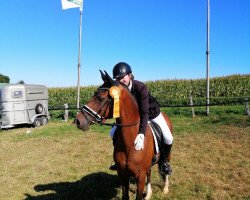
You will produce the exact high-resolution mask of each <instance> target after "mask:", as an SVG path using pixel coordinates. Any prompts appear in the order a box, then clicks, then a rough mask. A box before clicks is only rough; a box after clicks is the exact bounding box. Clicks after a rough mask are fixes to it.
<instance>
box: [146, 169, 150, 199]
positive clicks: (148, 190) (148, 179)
mask: <svg viewBox="0 0 250 200" xmlns="http://www.w3.org/2000/svg"><path fill="white" fill-rule="evenodd" d="M146 174H147V185H146V187H147V190H146V191H147V193H146V197H145V200H149V199H151V196H152V188H151V169H150V170H148V171H147V173H146Z"/></svg>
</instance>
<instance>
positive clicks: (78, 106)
mask: <svg viewBox="0 0 250 200" xmlns="http://www.w3.org/2000/svg"><path fill="white" fill-rule="evenodd" d="M81 50H82V8H80V28H79V48H78V65H77V73H78V75H77V105H76V106H77V112H78V110H79V108H80V72H81Z"/></svg>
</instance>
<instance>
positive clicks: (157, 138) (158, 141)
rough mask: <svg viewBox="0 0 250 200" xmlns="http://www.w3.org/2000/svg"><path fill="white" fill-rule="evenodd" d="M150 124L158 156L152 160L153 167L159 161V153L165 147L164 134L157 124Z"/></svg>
mask: <svg viewBox="0 0 250 200" xmlns="http://www.w3.org/2000/svg"><path fill="white" fill-rule="evenodd" d="M148 124H149V126H150V128H151V130H152V132H153V136H154V142H155V151H156V155H155V157H154V158H153V159H152V166H153V165H154V164H155V163H156V162H157V161H158V160H159V153H160V152H161V151H162V149H163V145H164V143H163V134H162V130H161V128H160V126H159V125H158V124H156V123H154V122H149V123H148Z"/></svg>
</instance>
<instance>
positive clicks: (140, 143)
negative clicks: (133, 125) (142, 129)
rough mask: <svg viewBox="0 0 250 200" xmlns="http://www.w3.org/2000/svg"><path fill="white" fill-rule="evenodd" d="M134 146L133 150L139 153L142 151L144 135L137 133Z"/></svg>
mask: <svg viewBox="0 0 250 200" xmlns="http://www.w3.org/2000/svg"><path fill="white" fill-rule="evenodd" d="M134 145H135V150H136V151H139V150H142V149H143V147H144V134H142V133H139V134H138V135H137V136H136V138H135V141H134Z"/></svg>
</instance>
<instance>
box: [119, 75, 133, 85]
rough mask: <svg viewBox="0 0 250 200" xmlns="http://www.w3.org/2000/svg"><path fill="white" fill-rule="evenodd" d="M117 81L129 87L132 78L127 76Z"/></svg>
mask: <svg viewBox="0 0 250 200" xmlns="http://www.w3.org/2000/svg"><path fill="white" fill-rule="evenodd" d="M116 80H117V81H119V82H120V83H123V84H125V85H126V86H129V82H130V76H129V74H127V75H125V76H123V77H121V78H117V79H116Z"/></svg>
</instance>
